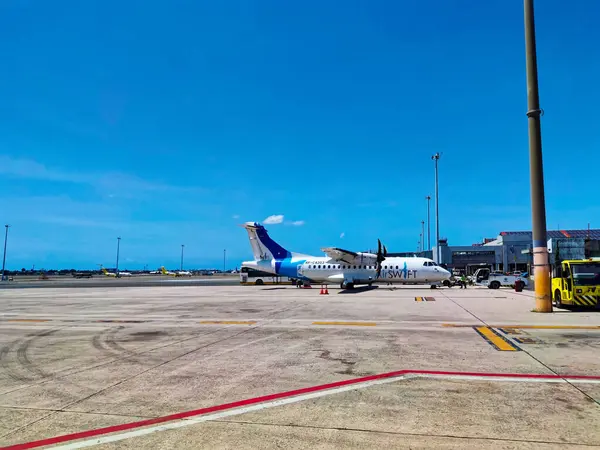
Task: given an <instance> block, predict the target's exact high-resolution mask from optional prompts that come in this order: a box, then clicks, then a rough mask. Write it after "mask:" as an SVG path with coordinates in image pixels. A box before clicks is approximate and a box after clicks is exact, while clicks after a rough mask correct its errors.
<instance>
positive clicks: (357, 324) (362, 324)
mask: <svg viewBox="0 0 600 450" xmlns="http://www.w3.org/2000/svg"><path fill="white" fill-rule="evenodd" d="M312 324H313V325H348V326H353V327H374V326H376V325H377V324H376V323H375V322H313V323H312Z"/></svg>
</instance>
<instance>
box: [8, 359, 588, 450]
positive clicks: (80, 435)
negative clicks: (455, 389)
mask: <svg viewBox="0 0 600 450" xmlns="http://www.w3.org/2000/svg"><path fill="white" fill-rule="evenodd" d="M409 374H414V375H458V376H460V375H462V376H475V377H481V378H537V379H548V380H552V379H564V378H569V379H578V380H600V376H594V375H543V374H530V373H480V372H445V371H435V370H397V371H395V372H387V373H381V374H377V375H369V376H366V377H360V378H353V379H350V380H342V381H335V382H333V383H327V384H321V385H318V386H310V387H306V388H301V389H295V390H292V391H287V392H279V393H276V394H269V395H263V396H261V397H254V398H249V399H246V400H239V401H236V402H231V403H224V404H222V405H216V406H209V407H207V408H200V409H195V410H192V411H184V412H181V413H176V414H171V415H168V416H163V417H157V418H155V419H146V420H140V421H138V422H130V423H123V424H120V425H112V426H110V427H104V428H97V429H95V430H87V431H80V432H77V433H72V434H65V435H62V436H56V437H52V438H47V439H41V440H39V441H31V442H25V443H22V444H15V445H11V446H8V447H0V450H25V449H31V448H37V447H43V446H45V445H53V444H60V443H63V442H68V441H74V440H77V439H84V438H90V437H95V436H100V435H104V434H110V433H115V432H118V431H126V430H131V429H134V428H141V427H146V426H149V425H156V424H159V423H164V422H171V421H174V420H181V419H185V418H188V417H194V416H200V415H203V414H208V413H213V412H217V411H224V410H227V409H233V408H240V407H242V406H249V405H255V404H257V403H263V402H268V401H272V400H278V399H282V398H287V397H293V396H295V395H302V394H308V393H311V392H317V391H323V390H326V389H333V388H337V387H341V386H348V385H352V384H359V383H364V382H366V381H373V380H380V379H385V378H393V377H398V376H401V375H409Z"/></svg>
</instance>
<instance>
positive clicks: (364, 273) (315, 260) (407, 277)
mask: <svg viewBox="0 0 600 450" xmlns="http://www.w3.org/2000/svg"><path fill="white" fill-rule="evenodd" d="M242 267H249V268H254V269H258V270H262V271H265V272H269V273H272V274H276V275H280V276H287V277H290V278H298V279H302V280H306V281H312V282H317V283H319V282H320V283H323V282H324V283H340V284H341V283H353V284H370V283H402V284H439V283H440V282H442V281H444V280H447V279H449V278H450V273H449V272H448V271H447V270H445V269H444V268H442V267H440V266H438V265H436V264H435V263H434V262H433V261H432V260H431V259H427V258H417V257H414V258H400V257H388V258H386V259H385V260H384V261H383V263H382V264H381V273H380V274H379V277H377V268H376V266H375V264H374V263H373V262H370V263H367V264H348V263H347V262H345V261H340V260H337V259H334V258H329V257H327V256H323V257H319V256H307V255H299V254H292V256H291V258H289V259H285V260H283V261H278V260H275V259H271V260H262V261H245V262H243V263H242Z"/></svg>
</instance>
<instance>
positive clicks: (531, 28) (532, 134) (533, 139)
mask: <svg viewBox="0 0 600 450" xmlns="http://www.w3.org/2000/svg"><path fill="white" fill-rule="evenodd" d="M524 10H525V55H526V61H527V122H528V126H529V176H530V183H531V218H532V225H533V226H532V235H533V236H532V238H533V239H532V240H533V266H534V277H535V278H534V284H535V311H537V312H552V297H551V295H550V264H549V262H548V247H547V241H546V200H545V198H544V167H543V162H542V130H541V126H540V116H541V115H542V110H541V109H540V96H539V91H538V76H537V55H536V46H535V19H534V13H533V0H524Z"/></svg>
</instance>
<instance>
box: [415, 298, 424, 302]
mask: <svg viewBox="0 0 600 450" xmlns="http://www.w3.org/2000/svg"><path fill="white" fill-rule="evenodd" d="M423 301H425V299H424V298H423V297H415V302H423Z"/></svg>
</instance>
